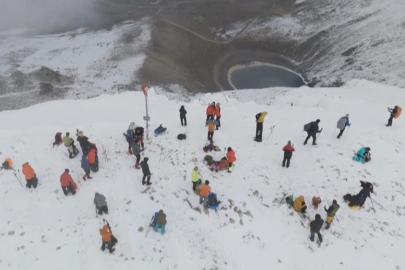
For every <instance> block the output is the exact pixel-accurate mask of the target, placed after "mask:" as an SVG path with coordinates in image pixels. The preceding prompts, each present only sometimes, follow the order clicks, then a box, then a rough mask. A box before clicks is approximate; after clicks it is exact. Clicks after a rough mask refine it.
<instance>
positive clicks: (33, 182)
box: [22, 162, 38, 188]
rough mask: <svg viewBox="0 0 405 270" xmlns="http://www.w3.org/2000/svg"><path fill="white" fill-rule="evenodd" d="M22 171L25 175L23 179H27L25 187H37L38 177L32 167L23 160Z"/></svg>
mask: <svg viewBox="0 0 405 270" xmlns="http://www.w3.org/2000/svg"><path fill="white" fill-rule="evenodd" d="M22 173H23V174H24V176H25V180H26V181H27V184H26V187H27V188H31V186H32V187H34V188H37V185H38V179H37V175H36V174H35V171H34V169H32V167H31V166H30V165H29V164H28V162H25V163H24V164H23V165H22Z"/></svg>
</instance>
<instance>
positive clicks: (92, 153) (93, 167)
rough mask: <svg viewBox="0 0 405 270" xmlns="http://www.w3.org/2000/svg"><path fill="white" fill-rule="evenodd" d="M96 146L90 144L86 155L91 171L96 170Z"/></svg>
mask: <svg viewBox="0 0 405 270" xmlns="http://www.w3.org/2000/svg"><path fill="white" fill-rule="evenodd" d="M97 152H98V150H97V147H96V146H95V144H91V148H90V151H89V154H88V155H87V161H88V162H89V165H90V169H91V171H92V172H98V155H97Z"/></svg>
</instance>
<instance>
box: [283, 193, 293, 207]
mask: <svg viewBox="0 0 405 270" xmlns="http://www.w3.org/2000/svg"><path fill="white" fill-rule="evenodd" d="M285 202H286V203H287V205H292V204H293V203H294V196H293V195H290V196H287V197H286V198H285Z"/></svg>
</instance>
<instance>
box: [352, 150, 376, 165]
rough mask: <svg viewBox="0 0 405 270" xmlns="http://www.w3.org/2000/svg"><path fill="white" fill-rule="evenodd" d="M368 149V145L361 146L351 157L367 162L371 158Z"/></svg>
mask: <svg viewBox="0 0 405 270" xmlns="http://www.w3.org/2000/svg"><path fill="white" fill-rule="evenodd" d="M370 151H371V148H370V147H362V148H360V150H359V151H357V153H356V155H355V156H354V157H353V158H352V159H353V160H354V161H357V162H361V163H363V164H364V163H366V162H369V161H370V160H371V153H370Z"/></svg>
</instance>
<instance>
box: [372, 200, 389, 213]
mask: <svg viewBox="0 0 405 270" xmlns="http://www.w3.org/2000/svg"><path fill="white" fill-rule="evenodd" d="M370 199H371V200H372V201H374V202H375V203H376V204H378V205H379V206H380V207H381V208H382V209H384V210H385V211H387V209H385V208H384V207H383V206H382V205H381V204H380V203H379V202H377V201H376V200H373V199H372V198H371V196H370Z"/></svg>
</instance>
